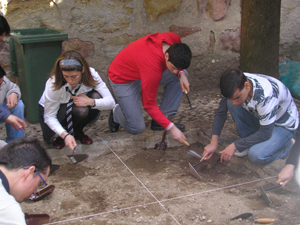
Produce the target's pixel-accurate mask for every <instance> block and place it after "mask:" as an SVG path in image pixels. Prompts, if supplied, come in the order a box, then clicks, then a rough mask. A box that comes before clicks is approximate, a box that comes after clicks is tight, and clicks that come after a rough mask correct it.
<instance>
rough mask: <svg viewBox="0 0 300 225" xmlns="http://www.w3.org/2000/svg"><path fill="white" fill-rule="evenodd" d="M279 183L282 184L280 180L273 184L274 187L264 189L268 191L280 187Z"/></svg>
mask: <svg viewBox="0 0 300 225" xmlns="http://www.w3.org/2000/svg"><path fill="white" fill-rule="evenodd" d="M281 185H282V182H281V183H280V184H278V185H276V186H274V187H270V188H267V189H265V191H269V190H272V189H274V188H278V187H280V186H281Z"/></svg>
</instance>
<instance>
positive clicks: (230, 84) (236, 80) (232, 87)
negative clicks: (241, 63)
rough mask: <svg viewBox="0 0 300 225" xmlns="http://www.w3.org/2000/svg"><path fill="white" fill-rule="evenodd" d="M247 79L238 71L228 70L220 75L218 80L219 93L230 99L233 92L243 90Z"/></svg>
mask: <svg viewBox="0 0 300 225" xmlns="http://www.w3.org/2000/svg"><path fill="white" fill-rule="evenodd" d="M246 81H247V77H246V76H245V75H244V74H243V72H242V71H241V70H240V69H228V70H226V71H225V72H224V73H223V74H222V75H221V79H220V89H221V93H222V95H223V96H224V97H226V98H232V96H233V95H234V92H235V91H236V90H237V89H239V90H242V89H243V88H244V85H245V82H246Z"/></svg>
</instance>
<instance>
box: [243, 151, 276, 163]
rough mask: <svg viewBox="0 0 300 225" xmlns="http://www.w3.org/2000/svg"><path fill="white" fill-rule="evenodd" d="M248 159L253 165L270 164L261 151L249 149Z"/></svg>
mask: <svg viewBox="0 0 300 225" xmlns="http://www.w3.org/2000/svg"><path fill="white" fill-rule="evenodd" d="M248 158H249V160H250V162H252V163H253V164H255V165H266V164H269V163H271V162H269V161H268V159H266V156H264V154H263V152H261V151H253V150H252V151H251V148H250V149H249V151H248Z"/></svg>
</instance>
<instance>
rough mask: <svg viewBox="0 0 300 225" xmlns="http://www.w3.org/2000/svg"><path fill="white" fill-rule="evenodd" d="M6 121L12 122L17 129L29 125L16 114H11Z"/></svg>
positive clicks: (23, 128) (22, 128)
mask: <svg viewBox="0 0 300 225" xmlns="http://www.w3.org/2000/svg"><path fill="white" fill-rule="evenodd" d="M5 123H8V124H11V125H12V126H13V127H14V128H15V129H16V130H25V129H26V127H27V125H26V123H25V122H24V120H22V119H20V118H19V117H17V116H15V115H9V116H8V117H7V118H6V120H5Z"/></svg>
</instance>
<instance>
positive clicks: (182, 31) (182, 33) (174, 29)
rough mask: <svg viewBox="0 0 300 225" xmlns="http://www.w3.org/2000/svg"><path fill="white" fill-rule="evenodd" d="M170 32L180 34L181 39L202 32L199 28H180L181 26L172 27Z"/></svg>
mask: <svg viewBox="0 0 300 225" xmlns="http://www.w3.org/2000/svg"><path fill="white" fill-rule="evenodd" d="M170 31H171V32H174V33H176V34H178V35H179V37H181V38H183V37H186V36H188V35H190V34H193V33H196V32H198V31H201V28H199V27H179V26H176V25H171V26H170Z"/></svg>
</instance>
